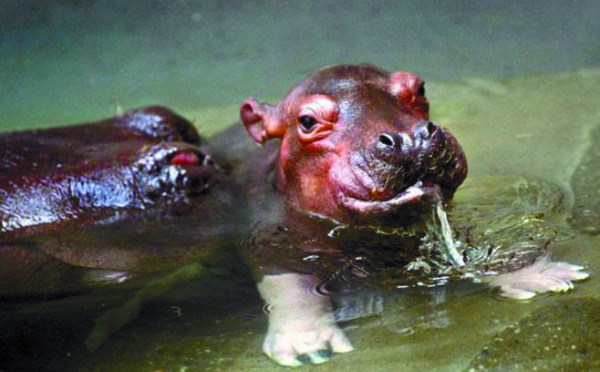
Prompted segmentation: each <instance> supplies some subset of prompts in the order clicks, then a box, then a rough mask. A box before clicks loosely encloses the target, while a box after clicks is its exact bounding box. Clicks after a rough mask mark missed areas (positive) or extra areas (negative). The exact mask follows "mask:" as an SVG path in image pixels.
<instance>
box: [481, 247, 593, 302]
mask: <svg viewBox="0 0 600 372" xmlns="http://www.w3.org/2000/svg"><path fill="white" fill-rule="evenodd" d="M583 269H584V268H583V267H581V266H577V265H572V264H569V263H566V262H552V261H550V258H548V257H547V256H546V257H543V258H542V259H540V260H538V261H537V262H536V263H534V264H533V265H531V266H529V267H525V268H523V269H521V270H518V271H515V272H511V273H506V274H502V275H498V276H496V277H493V278H489V279H488V280H486V281H487V282H488V283H489V284H490V286H491V287H496V288H499V290H500V295H501V296H502V297H506V298H511V299H515V300H527V299H530V298H532V297H535V296H536V295H539V294H542V293H548V292H559V293H560V292H567V291H569V290H571V289H573V283H571V282H573V281H577V280H583V279H585V278H587V277H588V276H589V274H588V273H586V272H584V271H583Z"/></svg>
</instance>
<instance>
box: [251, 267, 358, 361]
mask: <svg viewBox="0 0 600 372" xmlns="http://www.w3.org/2000/svg"><path fill="white" fill-rule="evenodd" d="M315 284H316V278H315V277H314V276H311V275H303V274H295V273H287V274H281V275H267V276H265V277H264V278H263V280H262V281H261V282H260V283H259V284H258V289H259V291H260V293H261V295H262V297H263V299H264V300H265V301H266V302H267V309H268V310H269V330H268V332H267V336H266V338H265V340H264V342H263V352H264V353H265V354H266V355H267V356H268V357H269V358H271V359H272V360H273V361H275V362H277V363H279V364H281V365H284V366H289V367H298V366H301V365H303V364H310V363H312V364H321V363H325V362H327V361H328V360H329V359H331V357H332V356H333V354H334V353H347V352H350V351H352V350H354V347H353V346H352V344H351V343H350V341H348V339H347V338H346V335H345V334H344V332H343V331H342V330H341V329H340V328H339V327H338V325H337V324H336V322H335V319H334V314H333V308H332V305H331V302H330V300H329V297H327V296H324V295H322V294H319V293H315V292H314V291H312V290H311V289H314V288H316V286H315Z"/></svg>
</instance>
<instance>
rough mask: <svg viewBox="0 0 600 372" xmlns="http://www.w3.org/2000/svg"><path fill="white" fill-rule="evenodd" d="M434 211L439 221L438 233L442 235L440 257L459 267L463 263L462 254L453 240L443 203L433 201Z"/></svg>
mask: <svg viewBox="0 0 600 372" xmlns="http://www.w3.org/2000/svg"><path fill="white" fill-rule="evenodd" d="M435 213H436V214H437V218H438V220H439V223H440V233H441V235H442V242H443V245H442V246H441V247H440V249H441V250H442V258H444V259H445V260H446V261H448V262H450V263H451V264H452V266H455V267H461V266H464V265H465V262H464V261H463V257H462V255H461V254H460V253H459V252H458V249H457V246H458V244H457V242H456V241H454V236H453V235H454V233H453V231H452V227H451V226H450V222H449V221H448V216H447V215H446V211H445V210H444V205H443V203H441V202H437V203H435Z"/></svg>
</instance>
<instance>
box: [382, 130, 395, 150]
mask: <svg viewBox="0 0 600 372" xmlns="http://www.w3.org/2000/svg"><path fill="white" fill-rule="evenodd" d="M379 145H380V146H383V147H395V146H397V145H399V144H397V143H396V140H395V139H394V137H393V136H392V135H390V134H387V133H384V134H382V135H380V136H379Z"/></svg>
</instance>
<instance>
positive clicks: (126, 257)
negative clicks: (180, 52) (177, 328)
mask: <svg viewBox="0 0 600 372" xmlns="http://www.w3.org/2000/svg"><path fill="white" fill-rule="evenodd" d="M201 146H202V142H201V138H200V136H198V134H197V132H196V130H195V128H194V127H193V125H192V124H191V123H190V122H189V121H187V120H186V119H184V118H182V117H180V116H178V115H177V114H175V113H173V112H172V111H170V110H168V109H166V108H163V107H158V106H155V107H145V108H141V109H138V110H132V111H128V112H125V113H124V114H122V115H120V116H117V117H115V118H111V119H107V120H103V121H100V122H97V123H91V124H83V125H76V126H70V127H61V128H53V129H48V130H38V131H26V132H16V133H7V134H3V135H2V136H0V149H1V150H0V152H1V154H0V159H2V160H1V162H0V222H1V224H2V225H1V232H0V282H1V283H2V284H0V294H19V293H30V292H42V293H44V292H71V291H73V290H74V289H75V288H80V287H82V286H83V287H84V286H85V283H81V282H82V281H84V280H83V278H82V275H83V274H84V273H85V272H84V270H82V268H96V269H107V270H133V271H159V270H164V269H165V268H168V267H173V266H176V265H178V264H181V263H182V262H183V263H185V262H189V261H190V260H193V259H196V258H198V257H199V256H204V255H206V252H202V251H201V250H198V249H193V248H187V247H194V245H195V244H196V242H197V241H198V239H206V240H207V241H213V240H219V239H220V238H219V236H218V234H217V233H216V232H214V231H216V230H218V229H219V228H220V226H218V225H219V224H220V223H221V222H220V221H221V219H220V216H219V213H215V212H214V210H216V208H215V205H218V206H219V207H220V208H222V209H226V208H227V204H228V203H229V202H228V199H230V196H229V193H228V192H226V191H225V189H224V188H223V187H222V186H221V187H218V188H215V191H213V190H211V189H213V188H214V187H213V186H214V185H215V184H220V183H221V178H222V176H223V175H222V174H221V172H220V171H219V170H218V169H217V167H216V166H215V165H214V163H213V161H212V159H211V158H210V156H208V155H207V154H206V153H205V151H204V150H202V148H201ZM207 193H210V195H211V197H210V198H207V197H206V194H207ZM207 211H208V212H207ZM203 212H204V213H203ZM203 214H204V218H202V219H201V220H200V219H199V217H200V216H202V215H203ZM208 214H210V215H211V216H212V218H207V215H208ZM177 216H189V217H188V218H185V222H182V221H181V220H180V219H177V218H174V217H177ZM177 229H181V230H184V231H190V232H194V233H189V234H187V235H185V236H183V237H180V236H179V235H178V234H177ZM178 238H179V239H178ZM184 247H185V248H184ZM72 265H75V266H78V267H74V266H72ZM32 273H35V274H32Z"/></svg>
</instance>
